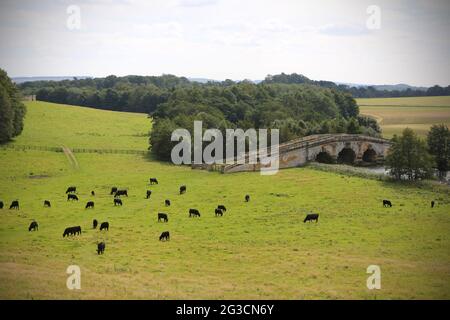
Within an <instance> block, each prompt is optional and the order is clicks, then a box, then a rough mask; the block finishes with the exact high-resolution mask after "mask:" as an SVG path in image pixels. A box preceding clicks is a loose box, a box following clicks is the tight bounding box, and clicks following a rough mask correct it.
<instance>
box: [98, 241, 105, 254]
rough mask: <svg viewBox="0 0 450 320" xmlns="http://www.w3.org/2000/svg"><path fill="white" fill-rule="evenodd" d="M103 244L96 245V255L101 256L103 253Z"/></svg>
mask: <svg viewBox="0 0 450 320" xmlns="http://www.w3.org/2000/svg"><path fill="white" fill-rule="evenodd" d="M105 247H106V245H105V243H104V242H100V243H97V254H103V252H105Z"/></svg>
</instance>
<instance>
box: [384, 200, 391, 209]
mask: <svg viewBox="0 0 450 320" xmlns="http://www.w3.org/2000/svg"><path fill="white" fill-rule="evenodd" d="M383 207H389V208H390V207H392V203H391V202H390V201H389V200H383Z"/></svg>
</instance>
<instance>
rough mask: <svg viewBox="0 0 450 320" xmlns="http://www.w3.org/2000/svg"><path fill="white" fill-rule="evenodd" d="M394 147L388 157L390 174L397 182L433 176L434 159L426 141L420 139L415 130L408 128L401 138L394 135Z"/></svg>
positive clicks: (387, 164) (387, 162) (387, 163)
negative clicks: (404, 179)
mask: <svg viewBox="0 0 450 320" xmlns="http://www.w3.org/2000/svg"><path fill="white" fill-rule="evenodd" d="M392 143H393V145H392V146H391V147H390V149H389V153H388V155H387V157H386V166H387V168H388V169H389V170H390V171H389V173H390V175H391V176H393V177H394V178H395V179H396V180H401V179H403V178H404V177H405V178H407V179H408V180H418V179H425V178H429V177H431V176H432V173H433V170H432V165H433V159H432V156H431V155H430V154H429V153H428V150H427V145H426V143H425V141H423V140H421V139H419V138H418V137H417V135H416V134H415V133H414V131H413V130H411V129H409V128H406V129H405V130H403V133H402V135H401V136H400V137H399V136H397V135H394V137H393V138H392Z"/></svg>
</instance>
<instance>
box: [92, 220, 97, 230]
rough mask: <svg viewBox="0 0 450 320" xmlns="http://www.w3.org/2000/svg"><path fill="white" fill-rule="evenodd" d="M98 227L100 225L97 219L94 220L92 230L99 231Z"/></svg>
mask: <svg viewBox="0 0 450 320" xmlns="http://www.w3.org/2000/svg"><path fill="white" fill-rule="evenodd" d="M97 225H98V221H97V219H94V220H93V221H92V228H93V229H97Z"/></svg>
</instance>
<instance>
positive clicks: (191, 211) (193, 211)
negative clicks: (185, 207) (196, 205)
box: [189, 209, 200, 217]
mask: <svg viewBox="0 0 450 320" xmlns="http://www.w3.org/2000/svg"><path fill="white" fill-rule="evenodd" d="M189 217H200V212H199V211H198V210H197V209H189Z"/></svg>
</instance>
